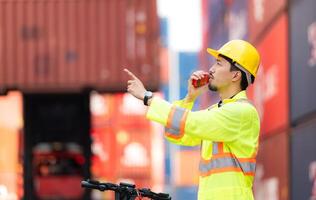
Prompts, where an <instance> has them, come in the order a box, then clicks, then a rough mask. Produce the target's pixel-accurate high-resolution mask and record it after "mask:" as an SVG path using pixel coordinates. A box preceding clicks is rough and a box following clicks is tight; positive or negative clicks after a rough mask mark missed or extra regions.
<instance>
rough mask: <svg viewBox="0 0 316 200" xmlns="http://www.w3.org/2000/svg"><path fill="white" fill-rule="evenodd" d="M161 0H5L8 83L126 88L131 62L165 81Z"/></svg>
mask: <svg viewBox="0 0 316 200" xmlns="http://www.w3.org/2000/svg"><path fill="white" fill-rule="evenodd" d="M156 10H157V9H156V1H155V0H89V1H88V0H76V1H72V0H32V1H31V0H1V1H0V89H1V90H2V91H4V90H7V89H19V90H21V91H25V92H50V91H52V92H58V91H77V90H82V89H86V88H92V89H96V90H98V91H101V92H120V91H125V90H126V80H127V76H126V75H125V73H124V72H123V68H124V67H127V68H129V69H130V70H131V71H133V72H134V73H135V74H136V75H137V76H139V77H140V78H141V79H142V80H143V81H144V83H145V85H146V86H147V88H148V89H151V90H157V89H158V87H159V79H160V77H159V63H158V61H159V54H158V37H159V31H158V17H157V11H156Z"/></svg>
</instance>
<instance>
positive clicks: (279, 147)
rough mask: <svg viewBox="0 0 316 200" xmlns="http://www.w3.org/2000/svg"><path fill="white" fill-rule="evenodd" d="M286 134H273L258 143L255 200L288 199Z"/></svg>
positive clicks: (287, 148) (287, 145)
mask: <svg viewBox="0 0 316 200" xmlns="http://www.w3.org/2000/svg"><path fill="white" fill-rule="evenodd" d="M289 181H290V179H289V144H288V133H286V132H281V133H278V134H274V135H272V136H271V137H269V138H266V139H265V140H263V141H261V142H260V145H259V151H258V155H257V167H256V175H255V181H254V194H255V199H256V200H266V199H280V200H288V199H289V194H288V193H289Z"/></svg>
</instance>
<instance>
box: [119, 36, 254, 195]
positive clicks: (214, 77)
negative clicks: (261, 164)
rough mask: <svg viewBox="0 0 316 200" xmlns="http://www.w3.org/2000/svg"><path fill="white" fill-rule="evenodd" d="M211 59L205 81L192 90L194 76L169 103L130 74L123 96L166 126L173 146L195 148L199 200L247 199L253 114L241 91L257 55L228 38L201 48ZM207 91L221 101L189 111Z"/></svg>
mask: <svg viewBox="0 0 316 200" xmlns="http://www.w3.org/2000/svg"><path fill="white" fill-rule="evenodd" d="M207 52H208V53H209V54H211V55H212V56H214V57H215V58H216V63H215V64H214V65H213V66H212V67H211V68H210V70H209V80H208V81H209V83H208V84H206V85H203V86H200V87H197V88H196V87H194V86H193V85H192V81H194V80H195V81H197V80H201V79H203V78H204V77H205V72H202V71H197V72H194V73H193V74H192V75H191V77H190V79H189V84H188V93H187V96H186V97H185V98H184V99H183V100H180V101H176V102H174V103H173V104H170V103H168V102H167V101H164V100H162V99H160V98H158V97H154V98H153V95H152V93H151V92H149V91H146V89H145V87H144V86H143V84H142V82H141V81H140V80H139V79H138V78H137V77H136V76H135V75H134V74H132V73H131V72H130V71H128V70H127V69H125V71H126V72H127V73H128V74H129V75H130V76H131V78H132V79H131V80H129V81H128V88H127V90H128V92H129V93H131V94H132V95H134V96H135V97H136V98H138V99H140V100H143V101H144V104H145V105H147V106H149V108H148V112H147V118H148V119H150V120H153V121H156V122H158V123H161V124H162V125H164V126H165V127H166V129H165V130H166V132H165V137H166V138H167V139H168V140H169V141H171V142H173V143H175V144H179V145H188V146H196V145H201V161H200V166H199V171H200V181H199V192H198V199H199V200H206V199H212V200H231V199H234V200H239V199H240V200H250V199H253V193H252V184H253V179H254V174H255V167H256V155H257V150H258V138H259V128H260V122H259V116H258V113H257V111H256V109H255V107H254V106H253V105H252V104H251V103H250V102H249V101H248V99H247V96H246V92H245V90H246V88H247V86H249V85H250V84H252V83H253V82H254V79H255V77H256V73H257V71H258V67H259V62H260V61H259V60H260V57H259V54H258V52H257V50H256V49H255V48H254V47H253V46H252V45H251V44H249V43H248V42H246V41H243V40H232V41H230V42H228V43H226V44H225V45H223V46H222V47H221V48H220V49H219V50H214V49H210V48H209V49H207ZM208 89H210V90H212V91H217V92H218V93H219V96H220V98H221V101H220V102H219V103H217V104H214V105H212V106H210V107H209V108H208V109H205V110H201V111H195V112H193V111H190V110H191V108H192V107H193V104H194V101H195V100H196V98H197V97H198V96H199V95H200V94H202V93H204V92H206V91H207V90H208Z"/></svg>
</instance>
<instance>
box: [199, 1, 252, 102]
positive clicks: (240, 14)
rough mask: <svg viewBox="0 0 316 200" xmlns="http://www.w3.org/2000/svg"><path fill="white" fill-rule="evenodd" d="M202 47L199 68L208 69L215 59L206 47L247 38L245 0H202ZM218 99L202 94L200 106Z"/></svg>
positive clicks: (212, 95)
mask: <svg viewBox="0 0 316 200" xmlns="http://www.w3.org/2000/svg"><path fill="white" fill-rule="evenodd" d="M202 5H204V6H205V8H202V9H203V10H202V14H203V20H204V21H203V27H202V28H203V45H202V46H203V48H202V50H201V52H200V58H199V59H200V66H201V67H200V69H202V70H204V71H208V70H209V68H210V67H211V66H212V64H213V63H214V62H215V59H214V58H213V57H212V56H211V55H209V54H208V53H207V52H206V48H208V47H210V48H214V49H218V48H220V47H221V46H222V45H223V44H225V43H226V42H228V41H229V40H232V39H247V37H248V13H247V11H248V10H247V1H246V0H238V1H237V0H232V1H221V0H203V1H202ZM218 101H219V96H218V95H217V94H216V93H214V92H211V94H209V93H208V94H206V95H203V96H202V98H201V105H202V107H208V106H209V105H210V104H213V103H216V102H218Z"/></svg>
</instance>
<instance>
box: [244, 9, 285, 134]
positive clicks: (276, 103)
mask: <svg viewBox="0 0 316 200" xmlns="http://www.w3.org/2000/svg"><path fill="white" fill-rule="evenodd" d="M287 23H288V19H287V16H286V14H283V15H282V16H281V17H280V19H279V20H278V21H277V22H276V23H275V25H274V26H273V27H272V29H271V30H270V32H269V33H267V35H266V36H265V37H264V38H263V40H262V41H261V42H260V43H259V44H258V45H257V47H258V50H259V52H260V55H261V66H260V68H259V71H258V74H257V78H256V80H255V83H254V85H252V86H251V87H250V88H249V90H248V92H249V97H250V98H251V99H252V100H253V101H254V104H255V105H256V107H257V109H258V111H259V114H260V118H261V133H262V134H263V135H266V134H269V133H273V132H278V130H280V129H284V128H286V127H287V126H288V124H289V122H288V121H289V102H288V101H289V100H288V60H287V58H288V33H287V30H288V28H287V27H288V24H287Z"/></svg>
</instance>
